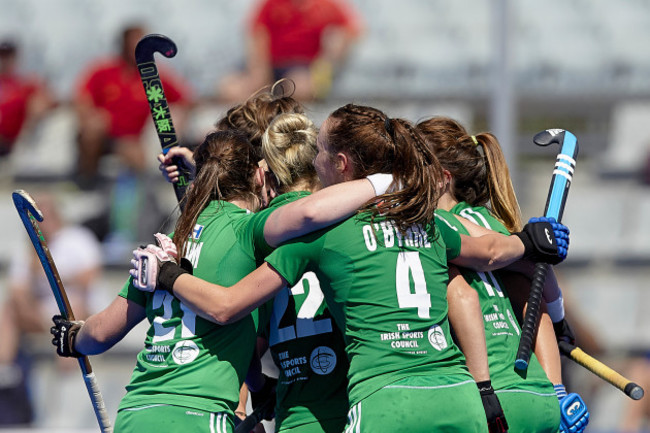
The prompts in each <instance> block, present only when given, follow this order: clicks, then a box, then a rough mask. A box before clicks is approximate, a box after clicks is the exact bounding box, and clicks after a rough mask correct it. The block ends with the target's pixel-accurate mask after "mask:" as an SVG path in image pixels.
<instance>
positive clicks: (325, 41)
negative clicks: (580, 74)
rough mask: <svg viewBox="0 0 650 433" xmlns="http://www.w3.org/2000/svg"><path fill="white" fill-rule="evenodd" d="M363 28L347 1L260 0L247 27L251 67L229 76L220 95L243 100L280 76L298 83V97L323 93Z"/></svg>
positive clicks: (228, 99)
mask: <svg viewBox="0 0 650 433" xmlns="http://www.w3.org/2000/svg"><path fill="white" fill-rule="evenodd" d="M361 31H362V24H361V20H360V18H359V17H358V15H357V13H356V11H355V10H353V9H352V7H351V6H350V5H349V4H347V3H345V2H344V0H261V1H260V2H259V3H258V5H257V7H256V8H255V10H254V12H253V14H252V17H251V20H250V23H249V26H248V32H249V35H250V38H249V39H250V40H249V43H248V58H247V70H246V71H245V72H244V73H243V74H242V73H237V74H233V75H230V76H227V77H225V78H224V79H223V80H222V81H221V83H220V85H219V89H218V92H219V97H221V98H223V99H225V100H227V101H230V102H232V101H240V100H242V99H245V98H246V96H247V95H249V94H251V93H253V92H255V91H256V90H257V89H259V88H260V87H262V86H264V85H267V84H270V83H272V82H274V81H277V80H278V79H280V78H290V79H291V80H292V81H293V82H294V83H295V86H296V89H295V93H294V95H293V96H294V97H295V98H296V99H300V100H303V101H304V100H311V99H314V98H322V97H325V96H326V95H327V94H328V92H329V90H330V87H331V84H332V78H333V76H334V74H335V72H336V70H337V69H338V68H339V67H340V65H341V63H342V62H343V60H344V59H345V57H346V55H347V52H348V50H349V48H350V46H351V44H352V43H353V42H354V41H355V40H356V39H357V38H358V37H359V35H360V34H361Z"/></svg>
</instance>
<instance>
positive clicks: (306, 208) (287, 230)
mask: <svg viewBox="0 0 650 433" xmlns="http://www.w3.org/2000/svg"><path fill="white" fill-rule="evenodd" d="M391 179H392V178H391ZM379 188H381V186H379ZM377 192H379V193H382V194H383V192H382V191H381V190H379V191H376V190H375V186H373V183H372V181H370V180H368V179H367V178H366V179H358V180H353V181H350V182H342V183H338V184H335V185H332V186H328V187H327V188H323V189H321V190H319V191H317V192H315V193H313V194H311V195H309V196H307V197H303V198H301V199H300V200H296V201H294V202H292V203H289V204H286V205H284V206H281V207H279V208H278V209H276V210H274V211H273V212H272V213H271V215H269V217H268V219H267V220H266V223H265V225H264V239H265V240H266V242H267V243H268V244H269V245H270V246H273V247H276V246H278V245H280V244H281V243H282V242H285V241H287V240H289V239H293V238H296V237H298V236H302V235H304V234H307V233H311V232H313V231H316V230H319V229H322V228H324V227H327V226H329V225H331V224H334V223H337V222H339V221H341V220H343V219H345V218H348V217H350V216H351V215H354V213H355V212H356V211H357V209H359V208H360V207H361V206H363V205H364V204H366V203H367V202H368V201H369V200H372V199H373V198H374V197H375V196H376V195H378V194H377Z"/></svg>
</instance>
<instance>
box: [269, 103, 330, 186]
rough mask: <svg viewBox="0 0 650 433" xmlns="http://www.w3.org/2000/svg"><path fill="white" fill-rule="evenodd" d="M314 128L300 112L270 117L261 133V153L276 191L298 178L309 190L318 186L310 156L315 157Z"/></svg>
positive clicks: (293, 182)
mask: <svg viewBox="0 0 650 433" xmlns="http://www.w3.org/2000/svg"><path fill="white" fill-rule="evenodd" d="M316 137H318V129H316V127H315V126H314V124H313V122H312V121H311V120H309V118H307V116H305V115H303V114H296V113H285V114H280V115H278V116H276V117H275V119H273V121H272V122H271V124H270V125H269V127H268V128H267V129H266V132H265V133H264V135H263V136H262V154H263V156H264V159H265V160H266V163H267V164H268V166H269V169H271V171H272V172H273V173H274V174H275V177H276V179H277V182H278V188H279V190H280V191H279V192H281V193H282V192H286V190H287V187H290V186H292V185H294V184H295V183H296V182H298V181H299V180H302V181H305V182H306V183H307V186H308V187H309V189H310V190H313V189H314V188H317V187H318V186H320V181H319V179H318V175H317V174H316V169H315V168H314V164H313V161H314V158H315V157H316V153H318V152H317V150H316Z"/></svg>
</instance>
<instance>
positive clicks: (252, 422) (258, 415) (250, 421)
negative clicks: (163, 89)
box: [235, 398, 275, 433]
mask: <svg viewBox="0 0 650 433" xmlns="http://www.w3.org/2000/svg"><path fill="white" fill-rule="evenodd" d="M274 400H275V399H273V398H271V399H269V400H267V401H265V402H264V404H262V405H261V406H259V407H258V408H257V409H255V410H254V411H253V412H252V413H251V414H250V415H248V416H247V417H246V418H245V419H244V420H243V421H242V422H240V423H239V424H238V425H237V427H235V433H248V432H249V431H251V430H252V429H253V428H255V426H256V425H257V424H258V423H260V422H262V420H263V419H264V418H263V417H264V414H265V413H266V412H267V411H268V410H270V409H271V407H270V406H271V405H272V404H274Z"/></svg>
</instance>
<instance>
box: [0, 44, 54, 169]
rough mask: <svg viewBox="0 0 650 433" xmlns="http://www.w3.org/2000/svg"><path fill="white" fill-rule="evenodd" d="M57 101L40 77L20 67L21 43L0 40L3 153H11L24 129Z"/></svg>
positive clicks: (0, 141) (0, 136)
mask: <svg viewBox="0 0 650 433" xmlns="http://www.w3.org/2000/svg"><path fill="white" fill-rule="evenodd" d="M54 105H55V102H54V98H53V96H52V94H51V93H50V91H49V89H48V88H47V87H46V86H45V83H44V82H43V80H42V79H40V78H39V77H36V76H33V75H31V76H30V75H24V74H21V73H20V72H19V70H18V46H17V45H16V43H15V42H13V41H10V40H5V41H0V157H3V156H6V155H8V154H9V153H10V152H11V150H12V149H13V147H14V144H15V143H16V141H17V139H18V137H19V136H20V134H21V133H22V132H23V131H27V130H30V129H31V128H30V126H31V125H32V124H33V123H34V122H35V121H36V120H38V119H39V118H41V117H42V115H44V114H45V113H46V112H47V110H49V109H50V108H52V107H53V106H54Z"/></svg>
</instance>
